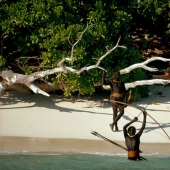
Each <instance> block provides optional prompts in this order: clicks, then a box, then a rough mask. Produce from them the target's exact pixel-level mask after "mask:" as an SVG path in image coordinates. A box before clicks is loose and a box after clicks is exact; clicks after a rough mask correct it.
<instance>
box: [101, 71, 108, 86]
mask: <svg viewBox="0 0 170 170" xmlns="http://www.w3.org/2000/svg"><path fill="white" fill-rule="evenodd" d="M105 75H106V71H103V74H102V85H110V82H106V80H105Z"/></svg>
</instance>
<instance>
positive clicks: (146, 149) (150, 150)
mask: <svg viewBox="0 0 170 170" xmlns="http://www.w3.org/2000/svg"><path fill="white" fill-rule="evenodd" d="M116 143H118V144H119V145H122V146H124V147H125V143H124V142H123V141H116ZM140 150H141V151H142V154H155V153H157V154H161V155H162V154H170V143H143V142H141V144H140ZM32 152H33V153H34V152H36V153H37V152H38V153H42V152H44V153H45V152H48V153H49V152H50V153H54V152H55V153H56V152H62V153H92V154H94V153H107V154H117V153H119V154H127V151H126V150H124V149H122V148H120V147H118V146H116V145H114V144H111V143H109V142H107V141H104V140H89V139H71V138H68V139H63V138H58V139H54V138H28V137H0V154H2V153H3V154H5V153H32Z"/></svg>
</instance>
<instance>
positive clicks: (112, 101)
mask: <svg viewBox="0 0 170 170" xmlns="http://www.w3.org/2000/svg"><path fill="white" fill-rule="evenodd" d="M110 102H111V103H114V104H115V103H118V104H123V105H126V106H130V107H133V108H136V109H138V110H140V111H141V112H144V110H145V109H144V110H142V109H140V108H139V107H136V106H133V105H131V104H128V103H124V102H119V101H114V100H110ZM119 107H120V106H119ZM145 112H146V110H145ZM146 113H147V112H146ZM139 115H140V114H139ZM139 115H138V116H139ZM147 115H148V116H149V117H150V118H151V119H152V120H154V121H155V122H156V123H157V124H158V125H159V127H160V128H161V129H162V130H163V132H164V133H165V134H166V136H167V137H168V139H169V140H170V137H169V135H168V134H167V133H166V131H165V130H164V128H163V127H162V126H161V125H160V124H159V123H158V122H157V121H156V120H155V119H154V118H153V117H152V116H151V115H149V114H148V113H147Z"/></svg>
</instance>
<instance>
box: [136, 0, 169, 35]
mask: <svg viewBox="0 0 170 170" xmlns="http://www.w3.org/2000/svg"><path fill="white" fill-rule="evenodd" d="M137 9H138V13H139V14H140V15H141V16H143V17H144V18H145V19H148V20H152V21H153V23H154V24H155V26H158V27H160V24H161V27H162V28H164V29H165V31H166V30H169V33H170V1H168V0H159V1H158V0H144V1H139V2H138V5H137Z"/></svg>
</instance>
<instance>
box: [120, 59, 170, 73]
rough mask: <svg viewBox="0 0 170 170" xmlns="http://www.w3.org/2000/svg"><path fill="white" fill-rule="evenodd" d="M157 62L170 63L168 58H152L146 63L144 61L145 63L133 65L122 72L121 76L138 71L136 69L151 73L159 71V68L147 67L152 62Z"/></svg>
mask: <svg viewBox="0 0 170 170" xmlns="http://www.w3.org/2000/svg"><path fill="white" fill-rule="evenodd" d="M155 60H161V61H164V62H167V61H170V59H168V58H162V57H153V58H150V59H148V60H146V61H144V62H143V63H138V64H133V65H131V66H129V67H127V68H125V69H123V70H120V71H119V72H120V74H121V75H123V74H127V73H129V72H130V71H132V70H134V69H136V68H143V69H145V70H148V71H151V72H154V71H158V69H157V68H150V67H147V66H146V64H148V63H150V62H152V61H155Z"/></svg>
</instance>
